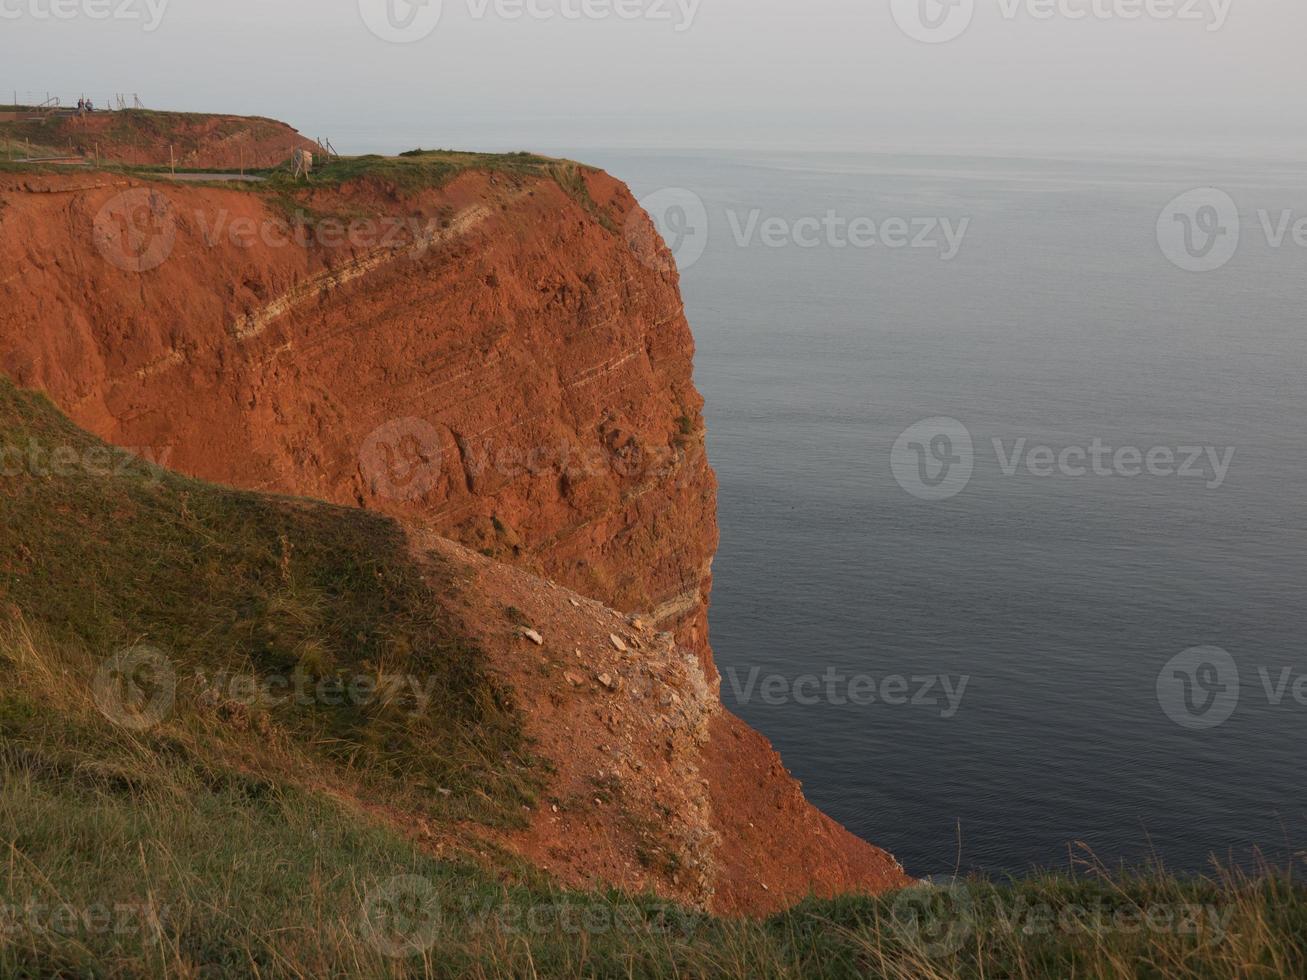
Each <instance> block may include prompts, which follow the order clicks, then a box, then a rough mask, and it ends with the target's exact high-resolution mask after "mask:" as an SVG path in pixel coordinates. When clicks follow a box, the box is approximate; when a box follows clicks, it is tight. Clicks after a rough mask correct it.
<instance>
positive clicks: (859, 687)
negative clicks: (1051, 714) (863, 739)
mask: <svg viewBox="0 0 1307 980" xmlns="http://www.w3.org/2000/svg"><path fill="white" fill-rule="evenodd" d="M725 673H726V678H727V680H728V681H729V682H730V685H731V690H732V692H733V693H734V694H735V699H736V701H737V702H738V703H739V704H749V703H751V702H752V701H754V700H755V699H756V700H758V701H761V702H762V703H763V704H766V705H771V706H773V707H778V706H780V705H785V704H797V705H800V706H802V707H813V706H815V705H818V704H832V705H836V706H843V705H849V704H852V705H857V706H859V707H868V706H871V705H876V704H881V705H885V706H887V707H892V708H893V707H904V706H911V707H918V708H932V709H935V710H938V712H939V716H940V717H941V718H952V717H953V716H954V715H956V714H957V713H958V709H959V708H961V707H962V698H963V696H964V695H965V694H966V692H967V685H968V684H970V683H971V678H970V676H966V675H963V676H959V677H952V676H950V675H948V674H928V675H921V674H918V675H913V676H911V677H908V676H903V675H899V674H889V675H886V676H884V677H879V678H877V677H873V676H871V675H870V674H846V673H844V672H843V671H841V670H840V669H839V668H837V667H828V668H826V671H825V672H824V673H822V674H803V675H800V676H798V677H787V676H785V675H784V674H767V675H765V676H764V675H763V673H762V669H761V668H760V667H753V668H750V670H749V671H748V673H747V674H745V675H743V676H741V674H740V671H739V670H737V669H736V668H734V667H727V668H726V671H725Z"/></svg>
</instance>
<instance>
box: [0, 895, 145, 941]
mask: <svg viewBox="0 0 1307 980" xmlns="http://www.w3.org/2000/svg"><path fill="white" fill-rule="evenodd" d="M170 913H171V910H170V909H169V907H168V906H166V905H165V906H155V905H152V904H150V903H148V902H114V903H112V904H110V903H95V904H91V905H84V906H79V905H72V904H69V903H67V902H38V901H29V902H24V903H22V904H12V903H8V904H6V903H0V938H10V939H12V938H14V937H17V936H27V937H38V936H45V937H50V938H55V939H61V940H69V939H86V938H89V937H92V936H145V937H147V938H149V939H151V940H154V941H158V940H160V939H162V938H163V931H164V923H165V922H166V921H167V919H168V918H169V916H170Z"/></svg>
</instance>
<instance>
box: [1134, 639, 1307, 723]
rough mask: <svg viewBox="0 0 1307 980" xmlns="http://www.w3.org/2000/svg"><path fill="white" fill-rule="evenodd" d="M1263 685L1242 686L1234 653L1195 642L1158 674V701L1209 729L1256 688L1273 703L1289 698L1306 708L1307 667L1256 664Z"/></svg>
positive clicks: (1177, 716)
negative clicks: (1296, 668)
mask: <svg viewBox="0 0 1307 980" xmlns="http://www.w3.org/2000/svg"><path fill="white" fill-rule="evenodd" d="M1257 681H1258V685H1257V687H1255V688H1252V687H1250V688H1249V691H1247V692H1245V691H1244V690H1243V677H1242V672H1241V671H1240V670H1239V665H1238V663H1236V662H1235V659H1234V657H1233V656H1232V655H1231V654H1230V653H1229V652H1228V651H1226V650H1223V649H1221V648H1220V647H1213V646H1204V647H1193V648H1191V649H1189V650H1185V651H1184V652H1183V653H1180V654H1177V655H1176V656H1175V657H1172V658H1171V659H1170V660H1168V661H1167V662H1166V664H1165V666H1163V667H1162V669H1161V671H1160V672H1159V673H1158V675H1157V703H1158V704H1159V705H1160V706H1161V708H1162V711H1163V712H1164V713H1165V714H1166V716H1167V717H1168V718H1170V719H1171V720H1172V721H1173V722H1175V723H1176V724H1177V725H1179V726H1180V727H1181V728H1187V729H1189V730H1191V731H1204V730H1206V729H1210V728H1218V727H1220V726H1221V725H1224V724H1225V723H1226V722H1227V721H1229V720H1230V719H1231V718H1232V717H1233V716H1234V713H1235V710H1236V709H1237V708H1238V707H1239V703H1240V699H1241V697H1243V698H1244V700H1245V703H1246V701H1247V698H1246V695H1247V694H1249V693H1251V692H1253V691H1256V692H1258V693H1259V694H1260V695H1261V696H1263V697H1265V699H1266V704H1267V705H1269V706H1270V707H1273V708H1274V707H1279V706H1280V705H1283V704H1285V703H1286V702H1288V701H1291V702H1292V703H1293V704H1295V705H1297V706H1298V707H1300V708H1307V671H1295V669H1294V667H1292V666H1278V667H1271V666H1268V665H1266V664H1261V665H1259V666H1258V667H1257Z"/></svg>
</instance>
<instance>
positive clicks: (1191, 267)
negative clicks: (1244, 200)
mask: <svg viewBox="0 0 1307 980" xmlns="http://www.w3.org/2000/svg"><path fill="white" fill-rule="evenodd" d="M1251 231H1252V226H1251V225H1250V224H1247V223H1245V222H1244V221H1243V219H1242V218H1241V216H1240V213H1239V207H1238V205H1237V204H1236V203H1235V200H1234V198H1233V197H1231V196H1230V195H1229V194H1228V193H1226V192H1225V191H1223V190H1221V189H1220V188H1219V187H1198V188H1195V189H1194V190H1191V191H1185V192H1184V193H1183V194H1181V195H1179V196H1178V197H1175V198H1173V199H1172V200H1171V201H1170V202H1168V203H1167V205H1166V207H1164V208H1163V209H1162V213H1161V214H1160V215H1158V218H1157V244H1158V245H1159V246H1160V247H1161V249H1162V254H1163V255H1165V256H1166V258H1167V259H1168V260H1169V261H1170V262H1171V263H1172V264H1174V265H1175V266H1177V267H1178V268H1180V269H1183V270H1185V271H1186V272H1213V271H1215V270H1217V269H1220V268H1223V267H1224V266H1225V265H1226V264H1227V263H1228V262H1229V261H1230V260H1231V259H1233V258H1234V256H1235V254H1236V253H1237V252H1238V251H1239V249H1240V247H1241V245H1242V244H1247V245H1249V246H1252V245H1254V244H1255V243H1258V242H1259V239H1258V236H1257V234H1255V233H1253V234H1250V232H1251ZM1256 231H1257V232H1260V241H1262V242H1264V243H1265V247H1266V248H1268V249H1272V250H1279V249H1283V248H1287V247H1293V248H1298V249H1304V250H1307V215H1303V214H1300V213H1298V212H1296V211H1294V210H1293V209H1291V208H1280V209H1278V210H1271V209H1269V208H1258V209H1257V223H1256Z"/></svg>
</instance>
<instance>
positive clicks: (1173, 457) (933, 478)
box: [890, 418, 1236, 501]
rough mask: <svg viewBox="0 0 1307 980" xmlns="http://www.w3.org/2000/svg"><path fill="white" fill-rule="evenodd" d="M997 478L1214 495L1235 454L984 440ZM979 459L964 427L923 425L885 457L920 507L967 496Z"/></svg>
mask: <svg viewBox="0 0 1307 980" xmlns="http://www.w3.org/2000/svg"><path fill="white" fill-rule="evenodd" d="M991 445H992V447H993V451H994V461H995V463H996V464H997V470H998V473H999V474H1000V475H1001V476H1004V477H1017V476H1021V475H1029V476H1032V477H1036V478H1039V479H1050V478H1053V477H1066V478H1080V477H1089V476H1093V477H1124V478H1134V477H1155V478H1173V479H1182V480H1185V479H1193V480H1203V481H1204V486H1205V487H1206V488H1207V489H1208V490H1217V489H1220V487H1222V486H1223V485H1224V484H1225V481H1226V479H1227V478H1228V477H1229V475H1230V469H1231V467H1232V466H1233V464H1234V457H1235V451H1236V450H1235V447H1234V446H1225V447H1218V446H1149V447H1141V446H1113V445H1110V444H1108V443H1107V442H1106V441H1105V440H1103V439H1102V438H1101V437H1100V436H1095V437H1094V438H1093V439H1091V440H1090V441H1089V443H1088V444H1087V445H1070V446H1068V445H1063V446H1056V447H1055V446H1050V445H1045V444H1032V443H1031V442H1030V440H1029V439H1028V438H1027V437H1025V436H1022V437H1020V438H1017V439H1014V440H1011V441H1010V442H1009V441H1008V440H1004V439H1001V438H997V437H996V438H994V439H992V440H991ZM979 461H980V457H979V453H978V452H977V450H976V448H975V444H974V442H973V441H972V437H971V433H970V431H969V430H968V429H967V427H966V426H965V425H963V424H962V423H961V422H959V421H958V420H957V419H953V418H933V419H925V420H923V421H921V422H917V423H915V424H914V425H911V426H909V427H908V428H907V429H905V430H904V431H903V433H902V434H901V435H900V436H899V437H898V439H897V440H896V441H895V443H894V446H893V448H892V449H891V451H890V470H891V472H892V473H893V474H894V479H895V480H896V481H897V482H898V484H899V486H901V487H902V488H903V489H904V490H906V491H907V492H908V493H910V494H912V496H914V497H917V498H918V499H920V500H932V501H933V500H947V499H949V498H950V497H956V496H957V495H958V494H960V493H961V492H962V491H963V490H965V489H966V488H967V485H968V484H969V483H970V481H971V479H972V476H973V474H974V472H975V469H976V466H977V464H978V463H979Z"/></svg>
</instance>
